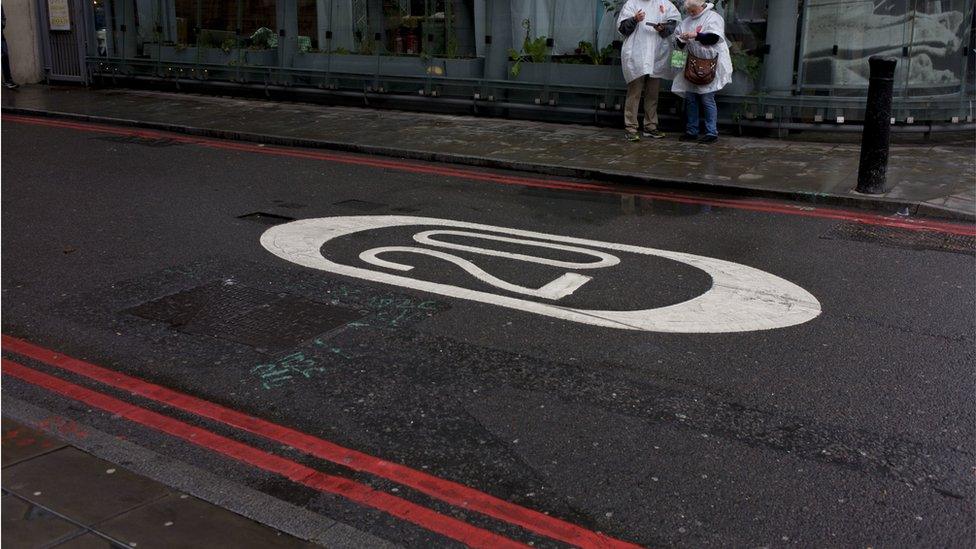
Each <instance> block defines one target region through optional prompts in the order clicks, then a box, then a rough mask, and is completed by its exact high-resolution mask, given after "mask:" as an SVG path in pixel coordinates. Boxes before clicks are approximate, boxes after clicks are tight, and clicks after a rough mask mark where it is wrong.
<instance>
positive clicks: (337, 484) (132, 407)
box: [2, 334, 638, 548]
mask: <svg viewBox="0 0 976 549" xmlns="http://www.w3.org/2000/svg"><path fill="white" fill-rule="evenodd" d="M2 342H3V351H6V352H10V353H16V354H18V355H21V356H24V357H26V358H29V359H33V360H36V361H38V362H41V363H44V364H47V365H48V366H52V367H54V368H57V369H59V370H63V371H65V372H70V373H73V374H77V375H80V376H82V377H85V378H88V379H90V380H93V381H96V382H98V383H101V384H104V385H106V386H109V387H111V388H113V389H117V390H121V391H125V392H127V393H129V394H132V395H134V396H138V397H142V398H145V399H148V400H152V401H154V402H158V403H161V404H165V405H168V406H170V407H172V408H175V409H178V410H182V411H184V412H189V413H191V414H194V415H196V416H199V417H201V418H205V419H208V420H211V421H214V422H218V423H221V424H223V425H226V426H229V427H233V428H234V429H238V430H240V431H244V432H247V433H251V434H253V435H258V436H260V437H263V438H264V439H267V440H269V441H273V442H276V443H280V444H283V445H287V446H290V447H292V448H295V449H298V450H301V451H303V452H305V453H307V454H308V455H311V456H314V457H317V458H320V459H324V460H327V461H331V462H333V463H336V464H338V465H341V466H344V467H346V468H348V469H350V470H352V471H359V472H363V473H369V474H371V475H374V476H377V477H381V478H384V479H387V480H391V481H393V482H396V483H398V484H400V485H402V486H406V487H409V488H412V489H413V490H416V491H417V492H420V493H422V494H425V495H427V496H429V497H431V498H433V499H436V500H440V501H442V502H444V503H447V504H450V505H452V506H455V507H459V508H462V509H465V510H468V511H474V512H477V513H480V514H482V515H485V516H486V517H490V518H492V519H495V520H498V521H502V522H505V523H508V524H512V525H516V526H519V527H521V528H523V529H525V530H528V531H529V532H532V533H534V534H538V535H540V536H544V537H547V538H550V539H553V540H557V541H561V542H565V543H568V544H571V545H575V546H578V547H586V548H590V547H593V548H597V547H600V548H624V547H626V548H634V547H638V546H637V545H634V544H632V543H628V542H624V541H620V540H617V539H614V538H611V537H609V536H606V535H604V534H601V533H598V532H593V531H591V530H587V529H585V528H582V527H580V526H577V525H575V524H571V523H569V522H565V521H563V520H560V519H557V518H554V517H551V516H549V515H546V514H544V513H540V512H538V511H534V510H532V509H528V508H526V507H522V506H519V505H515V504H513V503H510V502H507V501H505V500H502V499H499V498H496V497H494V496H491V495H488V494H486V493H484V492H480V491H478V490H475V489H473V488H470V487H468V486H465V485H462V484H458V483H456V482H452V481H449V480H445V479H442V478H439V477H435V476H433V475H430V474H427V473H424V472H421V471H417V470H415V469H411V468H409V467H406V466H404V465H400V464H397V463H392V462H389V461H385V460H382V459H379V458H377V457H374V456H370V455H367V454H364V453H362V452H358V451H356V450H352V449H349V448H345V447H342V446H339V445H338V444H335V443H333V442H329V441H327V440H323V439H321V438H317V437H314V436H312V435H309V434H306V433H302V432H300V431H296V430H294V429H290V428H288V427H284V426H282V425H277V424H275V423H271V422H269V421H265V420H263V419H260V418H258V417H254V416H250V415H247V414H244V413H241V412H238V411H236V410H233V409H230V408H227V407H224V406H221V405H219V404H214V403H212V402H209V401H206V400H203V399H200V398H197V397H193V396H190V395H187V394H184V393H180V392H177V391H173V390H171V389H168V388H166V387H163V386H160V385H156V384H153V383H149V382H146V381H143V380H141V379H138V378H135V377H132V376H128V375H125V374H122V373H120V372H116V371H114V370H109V369H107V368H103V367H101V366H97V365H95V364H92V363H89V362H85V361H83V360H79V359H76V358H71V357H69V356H65V355H63V354H60V353H57V352H55V351H51V350H49V349H45V348H43V347H40V346H38V345H35V344H33V343H30V342H27V341H24V340H22V339H17V338H15V337H12V336H8V335H6V334H4V335H3V336H2ZM2 365H3V374H4V375H8V376H11V377H15V378H17V379H20V380H21V381H24V382H27V383H30V384H32V385H35V386H37V387H41V388H43V389H45V390H48V391H51V392H53V393H57V394H59V395H61V396H64V397H67V398H70V399H73V400H76V401H78V402H83V403H85V404H88V405H89V406H92V407H95V408H99V409H101V410H104V411H106V412H109V413H112V414H116V415H118V416H121V417H124V418H126V419H128V420H129V421H132V422H134V423H138V424H140V425H142V426H144V427H148V428H151V429H155V430H157V431H161V432H163V433H166V434H168V435H171V436H173V437H177V438H179V439H182V440H184V441H186V442H189V443H191V444H194V445H196V446H200V447H203V448H206V449H207V450H210V451H212V452H215V453H218V454H221V455H223V456H226V457H229V458H232V459H235V460H237V461H240V462H243V463H246V464H248V465H251V466H253V467H256V468H259V469H262V470H264V471H268V472H271V473H274V474H278V475H281V476H283V477H285V478H288V479H289V480H291V481H292V482H294V483H296V484H301V485H304V486H307V487H309V488H313V489H315V490H319V491H322V492H328V493H330V494H334V495H337V496H341V497H344V498H346V499H348V500H350V501H353V502H355V503H358V504H360V505H363V506H367V507H371V508H373V509H378V510H380V511H384V512H386V513H389V514H390V515H392V516H395V517H397V518H399V519H402V520H405V521H408V522H411V523H413V524H416V525H418V526H420V527H423V528H425V529H427V530H430V531H432V532H436V533H438V534H441V535H443V536H446V537H448V538H451V539H454V540H457V541H459V542H461V543H464V544H466V545H469V546H471V547H485V548H488V547H491V548H496V547H498V548H506V547H527V545H525V544H523V543H521V542H518V541H515V540H512V539H509V538H507V537H504V536H501V535H499V534H496V533H494V532H491V531H489V530H485V529H483V528H479V527H477V526H474V525H472V524H469V523H467V522H464V521H462V520H459V519H456V518H454V517H449V516H447V515H444V514H441V513H438V512H436V511H434V510H432V509H429V508H427V507H424V506H422V505H418V504H416V503H413V502H411V501H408V500H405V499H403V498H399V497H397V496H393V495H391V494H388V493H386V492H381V491H378V490H375V489H373V488H371V487H369V486H367V485H365V484H362V483H359V482H356V481H353V480H350V479H348V478H344V477H340V476H335V475H330V474H326V473H323V472H321V471H317V470H315V469H313V468H311V467H308V466H305V465H302V464H300V463H297V462H295V461H292V460H289V459H286V458H284V457H281V456H278V455H276V454H272V453H269V452H266V451H264V450H261V449H258V448H255V447H253V446H249V445H247V444H244V443H242V442H240V441H237V440H234V439H232V438H228V437H225V436H222V435H219V434H216V433H214V432H212V431H209V430H207V429H204V428H202V427H198V426H195V425H191V424H189V423H186V422H184V421H180V420H178V419H175V418H172V417H170V416H166V415H163V414H159V413H157V412H154V411H152V410H148V409H146V408H143V407H141V406H138V405H136V404H132V403H129V402H126V401H123V400H119V399H117V398H115V397H112V396H109V395H107V394H104V393H101V392H99V391H95V390H93V389H89V388H87V387H83V386H81V385H78V384H75V383H72V382H70V381H66V380H64V379H62V378H60V377H56V376H52V375H49V374H46V373H43V372H41V371H38V370H36V369H33V368H31V367H28V366H25V365H24V364H22V363H19V362H15V361H13V360H9V359H6V358H4V359H2Z"/></svg>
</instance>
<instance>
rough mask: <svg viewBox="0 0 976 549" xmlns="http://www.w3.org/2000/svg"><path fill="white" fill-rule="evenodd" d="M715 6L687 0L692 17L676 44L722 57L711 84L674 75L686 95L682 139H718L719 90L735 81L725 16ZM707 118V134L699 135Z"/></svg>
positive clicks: (674, 88) (694, 52) (709, 56)
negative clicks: (716, 102)
mask: <svg viewBox="0 0 976 549" xmlns="http://www.w3.org/2000/svg"><path fill="white" fill-rule="evenodd" d="M714 8H715V6H714V5H713V4H710V3H706V2H704V0H685V10H686V11H687V12H688V17H686V18H685V19H684V21H682V22H681V24H680V25H678V30H677V31H676V34H677V38H676V40H677V42H676V45H677V46H678V48H680V49H685V50H687V51H688V53H690V54H691V55H694V56H695V57H699V58H703V59H715V58H716V57H717V58H718V65H717V67H716V68H715V78H714V79H713V80H712V81H711V82H710V83H708V84H705V85H701V86H699V85H695V84H692V83H691V82H689V81H688V80H686V79H685V77H684V72H683V71H682V72H679V73H678V75H677V76H675V77H674V84H673V85H672V86H671V91H672V92H674V93H676V94H678V95H680V96H682V97H684V99H685V112H686V113H687V116H688V121H687V122H688V123H687V125H686V126H685V134H684V135H683V136H681V137H680V138H679V139H680V140H681V141H695V140H697V141H698V142H699V143H714V142H715V141H717V140H718V106H717V105H716V104H715V92H717V91H718V90H720V89H722V88H724V87H725V86H726V85H727V84H728V83H729V82H731V81H732V56H731V55H729V44H728V42H727V41H726V39H725V19H723V18H722V16H721V15H719V14H718V13H717V12H716V11H715V9H714ZM701 119H704V122H705V135H704V136H702V137H698V134H699V132H700V122H701Z"/></svg>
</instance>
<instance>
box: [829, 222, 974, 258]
mask: <svg viewBox="0 0 976 549" xmlns="http://www.w3.org/2000/svg"><path fill="white" fill-rule="evenodd" d="M820 238H824V239H827V240H853V241H855V242H870V243H873V244H879V245H881V246H890V247H894V248H908V249H912V250H934V251H938V252H951V253H957V254H968V255H976V237H973V236H968V235H958V234H946V233H940V232H935V231H915V230H910V229H899V228H896V227H882V226H878V225H868V224H866V223H857V222H854V223H842V224H840V225H837V226H836V227H834V228H832V229H830V230H829V231H827V232H826V233H824V234H823V235H822V236H821V237H820Z"/></svg>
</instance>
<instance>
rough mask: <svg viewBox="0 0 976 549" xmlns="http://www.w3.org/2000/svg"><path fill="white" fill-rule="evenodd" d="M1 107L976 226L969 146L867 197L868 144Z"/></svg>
mask: <svg viewBox="0 0 976 549" xmlns="http://www.w3.org/2000/svg"><path fill="white" fill-rule="evenodd" d="M2 100H3V108H4V109H5V110H10V109H19V110H21V111H22V112H24V111H33V112H55V113H62V114H70V115H73V116H80V117H86V118H94V119H100V118H107V119H116V120H126V121H129V122H131V123H137V124H140V125H149V126H157V127H160V126H165V127H171V128H180V129H183V130H186V131H192V132H194V133H198V134H204V135H211V136H215V137H231V138H246V139H249V140H256V141H264V142H270V143H279V144H290V145H300V146H316V147H326V148H337V149H342V150H351V151H357V152H367V153H372V154H384V155H391V156H398V157H404V158H417V159H423V160H437V161H445V162H454V163H464V164H471V165H480V166H489V167H494V168H509V169H518V170H526V171H533V172H537V173H546V174H556V175H568V176H574V177H585V178H597V179H603V180H616V181H626V182H631V183H643V184H646V185H652V186H660V185H665V186H670V187H674V186H676V185H679V184H681V185H684V186H686V187H691V188H696V189H700V190H721V191H726V192H730V191H732V192H740V193H741V192H745V193H748V194H751V195H757V194H760V195H768V196H775V197H779V198H787V199H796V200H802V201H804V202H811V203H817V204H839V205H845V206H853V207H871V208H876V209H882V210H888V211H895V210H897V209H899V208H901V207H905V206H907V207H909V208H910V210H912V211H914V212H917V213H919V214H922V215H934V216H950V217H959V218H962V219H968V220H973V219H974V218H976V184H974V182H976V161H974V157H973V142H972V140H971V139H969V140H965V141H964V142H963V143H960V144H958V145H952V144H951V143H925V142H922V143H917V144H909V145H894V146H893V147H892V149H891V156H890V165H889V170H888V181H889V185H890V191H889V192H888V193H886V194H884V195H873V196H866V195H861V194H859V193H856V192H854V187H855V186H856V183H857V165H858V158H859V145H857V144H851V143H816V142H799V141H795V140H782V139H771V138H744V137H733V136H727V135H724V136H723V137H722V139H721V140H720V141H719V143H717V144H715V145H712V146H710V147H702V146H699V145H696V144H687V143H681V142H678V141H677V136H678V134H677V133H675V134H672V135H671V137H670V138H669V139H666V140H649V139H645V140H644V141H642V142H641V143H637V144H634V143H629V142H627V141H625V140H624V139H623V133H622V130H618V129H611V128H598V127H591V126H579V125H567V124H552V123H543V122H533V121H521V120H506V119H492V118H475V117H467V116H449V115H436V114H419V113H410V112H403V111H390V110H370V109H363V108H351V107H334V106H332V107H326V106H319V105H311V104H303V103H283V102H271V101H261V100H251V99H233V98H227V97H213V96H202V95H192V94H185V93H162V92H150V91H135V90H122V89H110V90H87V89H82V88H57V87H47V86H27V87H24V88H22V89H20V90H18V91H16V92H10V91H5V92H4V93H3V96H2Z"/></svg>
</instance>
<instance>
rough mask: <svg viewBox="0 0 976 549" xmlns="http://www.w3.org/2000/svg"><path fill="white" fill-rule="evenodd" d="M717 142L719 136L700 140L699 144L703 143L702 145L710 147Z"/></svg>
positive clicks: (708, 136)
mask: <svg viewBox="0 0 976 549" xmlns="http://www.w3.org/2000/svg"><path fill="white" fill-rule="evenodd" d="M716 141H718V136H717V135H706V136H705V137H702V138H701V139H699V140H698V142H699V143H701V144H702V145H709V144H711V143H714V142H716Z"/></svg>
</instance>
